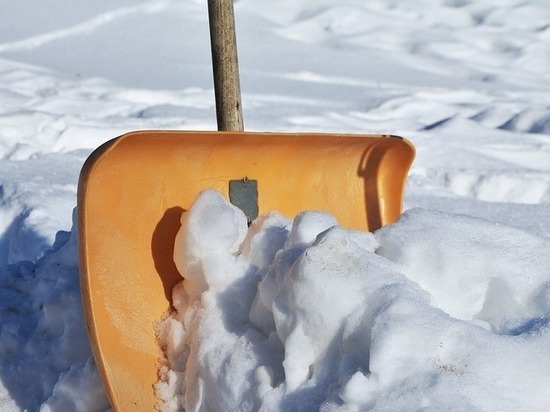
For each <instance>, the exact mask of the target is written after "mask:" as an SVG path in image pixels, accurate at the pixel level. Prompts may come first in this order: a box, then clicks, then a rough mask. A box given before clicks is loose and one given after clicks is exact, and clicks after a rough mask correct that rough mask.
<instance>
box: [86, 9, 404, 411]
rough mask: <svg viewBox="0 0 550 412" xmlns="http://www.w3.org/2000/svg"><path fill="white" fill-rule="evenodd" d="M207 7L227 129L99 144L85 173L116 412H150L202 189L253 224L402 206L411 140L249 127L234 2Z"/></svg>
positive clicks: (374, 225) (387, 215) (94, 277)
mask: <svg viewBox="0 0 550 412" xmlns="http://www.w3.org/2000/svg"><path fill="white" fill-rule="evenodd" d="M208 7H209V17H210V27H211V39H212V53H213V63H214V78H215V91H216V109H217V117H218V128H219V130H220V131H217V132H208V131H202V132H196V131H138V132H133V133H129V134H126V135H123V136H121V137H118V138H116V139H113V140H111V141H109V142H107V143H105V144H103V145H102V146H101V147H99V148H98V149H96V150H95V151H94V152H93V153H92V154H91V155H90V157H89V158H88V159H87V161H86V162H85V164H84V166H83V168H82V171H81V176H80V181H79V189H78V217H79V226H78V230H79V239H80V245H79V253H80V256H79V258H80V276H81V289H82V298H83V305H84V313H85V319H86V325H87V328H88V332H89V337H90V342H91V346H92V349H93V353H94V357H95V360H96V363H97V367H98V370H99V373H100V375H101V377H102V380H103V382H104V384H105V388H106V391H107V394H108V397H109V400H110V402H111V405H112V407H113V409H114V410H117V411H142V410H143V411H151V410H154V409H155V405H156V404H157V403H158V401H157V399H156V397H155V392H154V388H153V385H154V384H155V382H156V381H157V380H158V369H159V364H160V360H161V358H162V351H161V348H160V347H159V345H158V343H157V340H156V337H155V324H156V323H157V322H158V321H160V320H161V319H162V318H163V316H166V315H167V314H168V313H169V311H170V307H171V306H170V305H171V303H170V302H171V290H172V288H173V287H174V286H175V285H176V284H177V283H178V282H179V281H181V279H182V278H181V275H180V274H179V273H178V272H177V270H176V267H175V264H174V262H173V250H174V246H173V245H174V240H175V236H176V233H177V231H178V229H179V227H180V216H181V214H182V212H184V211H185V210H187V209H188V208H189V207H190V205H191V203H192V202H193V200H194V198H195V197H196V195H197V194H198V193H199V192H200V191H202V190H204V189H208V188H211V189H216V190H218V191H219V192H220V193H222V194H224V195H225V196H227V198H228V199H229V200H230V201H231V202H233V203H234V204H236V205H237V206H239V207H241V209H243V211H244V212H245V213H246V215H247V216H248V218H249V220H250V221H252V220H253V219H255V217H256V216H258V214H262V213H265V212H268V211H272V210H274V211H279V212H280V213H282V214H284V215H286V216H289V217H294V216H295V215H296V214H297V213H299V212H301V211H303V210H311V209H313V210H323V211H326V212H329V213H331V214H333V215H334V216H335V217H336V218H337V219H338V221H339V222H340V224H341V225H342V226H344V227H349V228H356V229H361V230H371V231H372V230H376V229H378V228H380V227H381V226H382V225H385V224H387V223H390V222H393V221H394V220H396V219H397V217H398V216H399V214H400V213H401V208H402V197H403V190H404V185H405V179H406V176H407V173H408V170H409V167H410V165H411V163H412V160H413V158H414V148H413V147H412V145H411V144H410V143H409V142H408V141H407V140H405V139H402V138H399V137H393V136H381V135H338V134H315V133H311V134H296V133H256V132H254V133H253V132H246V133H245V132H243V131H242V117H241V114H240V113H241V112H240V90H239V82H238V71H237V67H238V66H237V59H236V46H235V32H234V18H233V6H232V1H231V0H222V1H219V0H209V2H208ZM221 32H222V33H224V34H225V36H219V34H220V33H221ZM228 67H229V70H227V68H228Z"/></svg>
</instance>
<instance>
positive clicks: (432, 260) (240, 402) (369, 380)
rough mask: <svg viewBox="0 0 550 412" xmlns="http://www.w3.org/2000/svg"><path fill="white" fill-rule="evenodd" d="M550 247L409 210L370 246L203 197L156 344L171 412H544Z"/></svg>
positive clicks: (357, 236) (353, 236)
mask: <svg viewBox="0 0 550 412" xmlns="http://www.w3.org/2000/svg"><path fill="white" fill-rule="evenodd" d="M549 246H550V244H549V242H548V240H545V239H542V238H539V237H536V236H533V235H529V234H527V233H525V232H522V231H520V230H517V229H513V228H509V227H504V226H501V225H497V224H494V223H490V222H487V221H484V220H480V219H475V218H470V217H463V216H456V215H449V214H443V213H434V212H428V211H425V210H421V209H414V210H410V211H408V212H406V213H405V214H404V215H403V217H402V218H401V219H400V220H399V221H398V222H397V223H395V224H394V225H390V226H387V227H385V228H383V229H381V230H379V231H378V232H376V233H375V234H372V233H368V232H358V231H352V230H347V229H344V228H342V227H339V226H338V225H337V222H336V221H335V220H334V218H333V217H332V216H329V215H326V214H323V213H319V212H304V213H302V214H300V215H298V216H297V217H296V218H295V219H294V220H289V219H287V218H285V217H282V216H280V215H278V214H276V213H271V214H268V215H266V216H262V217H260V218H259V219H258V220H257V221H255V222H254V223H253V224H252V226H251V227H250V228H249V229H248V231H247V230H246V218H245V216H244V215H243V214H242V212H241V211H240V210H238V209H237V208H235V207H234V206H232V205H231V204H229V203H228V202H227V201H225V200H224V199H223V198H222V197H221V196H220V195H218V194H217V193H216V192H213V191H205V192H203V193H202V194H201V195H200V196H199V197H198V198H197V200H196V202H195V203H194V205H193V207H192V208H191V209H190V211H189V212H187V213H185V214H184V215H183V216H182V228H181V230H180V232H179V234H178V237H177V241H176V248H175V260H176V262H177V266H178V269H179V270H180V272H181V273H182V275H183V277H184V278H185V280H184V281H183V282H182V283H180V284H179V285H178V286H177V287H176V288H175V289H174V292H173V304H174V308H175V311H174V313H173V314H172V316H170V317H169V318H168V319H166V320H165V321H163V323H162V324H161V326H160V329H159V338H160V340H161V342H162V344H163V347H164V348H165V353H166V361H165V365H164V366H163V368H162V379H161V381H160V382H158V383H157V385H156V388H157V393H158V395H159V397H160V398H161V399H162V400H163V402H164V403H163V405H162V409H163V410H164V411H171V410H183V409H185V410H187V411H196V410H241V411H246V410H250V411H252V410H265V411H273V410H297V409H300V410H308V411H309V410H311V411H317V410H323V411H336V410H338V411H359V410H367V409H369V410H370V409H377V410H392V411H399V410H401V411H405V410H407V411H408V410H418V409H422V408H428V409H432V410H457V409H459V410H464V409H467V410H486V409H488V408H489V409H491V410H509V411H514V410H519V409H523V410H525V409H527V410H545V409H547V408H548V407H550V393H549V392H548V390H547V384H548V379H547V371H548V370H549V368H550V356H549V355H548V350H547V343H548V339H549V338H550V327H549V321H550V273H549V272H548V268H549V267H550V257H549V256H548V255H547V250H548V248H549Z"/></svg>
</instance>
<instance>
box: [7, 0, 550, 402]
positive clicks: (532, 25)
mask: <svg viewBox="0 0 550 412" xmlns="http://www.w3.org/2000/svg"><path fill="white" fill-rule="evenodd" d="M0 10H2V12H1V14H0V268H1V269H0V294H1V296H2V298H1V300H0V314H1V316H0V379H1V381H2V388H3V389H2V391H1V392H0V394H1V395H0V400H1V403H0V410H24V409H28V410H37V409H39V408H40V406H41V405H42V404H44V402H46V403H45V404H44V405H43V407H44V409H45V410H48V408H51V409H50V410H92V409H93V408H97V409H98V410H101V409H102V408H105V406H106V404H105V399H104V398H103V396H104V395H103V393H102V390H101V386H100V384H99V381H98V380H97V376H96V375H95V369H94V365H93V363H92V362H91V361H89V359H90V352H89V348H88V346H87V339H86V335H85V329H84V326H83V321H82V314H81V310H80V302H79V299H80V297H79V291H78V269H77V263H76V249H75V241H76V239H75V237H76V234H75V233H74V232H73V233H72V237H70V236H69V233H68V232H70V231H71V228H72V209H73V208H74V206H75V203H76V200H75V195H76V185H77V179H78V172H79V169H80V167H81V165H82V163H83V161H84V160H85V158H86V156H87V155H88V154H89V153H90V152H91V150H93V148H95V147H97V146H98V145H99V144H101V143H102V142H104V141H105V140H107V139H109V138H112V137H115V136H117V135H120V134H121V133H124V132H126V131H130V130H136V129H149V128H161V129H189V130H196V129H198V130H200V129H214V128H215V114H214V101H213V91H212V82H211V72H210V50H209V44H208V27H207V14H206V4H205V2H204V1H200V0H132V1H130V0H96V1H94V2H90V1H88V2H86V1H84V0H73V1H69V0H43V1H38V0H18V1H17V2H10V1H7V0H0ZM235 12H236V19H237V30H238V42H239V60H240V69H241V86H242V92H243V106H244V117H245V128H247V129H249V130H267V131H279V130H285V131H326V132H332V131H337V132H352V133H353V132H355V133H368V132H384V133H392V134H399V135H403V136H405V137H407V138H409V139H410V140H411V141H413V143H414V144H415V146H416V148H417V159H416V161H415V164H414V166H413V168H412V170H411V173H410V176H409V181H408V186H407V191H406V198H405V208H406V209H413V208H416V207H420V208H422V209H425V210H427V212H424V211H422V212H419V211H418V210H415V211H411V212H410V213H411V214H412V215H411V216H413V217H412V218H409V219H412V220H413V221H414V219H419V220H420V221H426V222H429V221H430V219H431V220H435V221H436V222H438V223H441V224H443V225H445V226H448V228H449V229H448V230H449V231H450V232H445V233H440V232H438V231H435V230H434V231H433V232H431V233H432V235H433V238H432V239H424V240H423V241H422V242H423V243H422V244H424V245H426V248H432V249H433V250H435V252H434V253H436V254H437V256H438V257H439V259H440V260H441V262H442V263H441V265H443V266H444V267H449V268H451V269H449V270H450V271H451V272H452V273H455V274H460V273H462V272H463V270H462V269H463V268H461V267H460V265H459V262H460V259H459V258H456V256H455V257H453V256H452V255H451V257H449V255H448V252H449V249H451V250H453V248H454V247H455V246H453V245H452V244H448V243H445V242H444V241H443V240H445V239H447V236H451V237H452V236H453V233H455V232H454V231H458V228H459V227H461V228H462V229H461V230H462V232H457V233H456V234H455V235H456V236H463V237H464V238H465V239H469V238H471V237H474V238H475V236H474V235H475V232H476V230H475V227H476V225H475V224H472V225H469V224H465V223H464V222H463V221H462V220H460V219H463V218H462V217H458V216H456V214H466V215H470V216H475V217H481V218H484V219H488V220H489V221H490V222H493V223H492V224H493V225H496V226H495V229H494V230H495V231H496V232H495V233H493V232H491V234H490V235H489V234H487V232H484V233H486V236H489V238H490V239H493V240H491V241H484V242H481V243H480V245H482V246H480V248H482V250H483V251H484V252H485V253H488V254H489V255H491V253H493V252H494V250H495V249H494V248H498V247H501V248H502V246H498V245H497V244H495V242H494V239H496V238H498V237H499V228H501V229H500V230H502V231H503V232H502V233H500V236H501V237H502V238H504V239H508V240H510V241H511V240H512V239H515V238H520V239H530V240H529V241H527V240H524V242H525V244H526V245H527V247H529V248H541V247H543V248H547V247H548V244H547V240H545V239H548V238H550V104H549V100H548V96H549V94H550V72H549V71H548V67H550V7H549V6H548V4H547V1H546V0H528V1H520V0H510V1H507V2H505V4H503V2H501V1H498V0H479V1H470V0H411V1H408V2H402V1H394V0H371V1H368V2H365V1H360V0H340V1H336V0H280V1H274V0H237V1H235ZM440 212H443V213H445V215H444V216H445V218H441V217H440V215H439V214H438V213H440ZM423 213H427V215H425V214H423ZM414 216H416V218H415V217H414ZM419 216H420V217H419ZM291 218H292V217H291ZM457 219H458V220H457ZM410 221H411V220H408V222H410ZM443 222H447V223H446V224H445V223H443ZM409 224H410V223H407V221H404V222H403V223H402V224H401V226H399V224H398V225H397V226H396V229H395V231H396V233H397V234H396V235H395V236H396V238H399V237H400V236H401V237H405V238H404V240H403V241H402V242H403V244H408V243H407V242H409V241H410V239H416V236H418V231H421V230H422V229H421V228H420V229H419V228H416V229H415V227H416V226H414V225H412V227H411V228H409V226H408V225H409ZM480 225H481V224H480ZM509 226H511V227H515V228H516V229H518V232H514V230H515V229H510V228H509ZM408 230H410V233H409V235H406V233H408V232H407V231H408ZM415 230H416V231H415ZM487 230H489V229H487ZM510 231H511V232H510ZM387 233H390V234H391V233H392V232H391V229H389V230H388V232H387ZM379 236H383V235H379ZM388 236H389V235H388ZM69 238H70V239H71V240H69ZM56 239H57V240H56ZM54 243H55V245H54ZM439 244H442V245H448V248H449V249H445V248H440V247H438V248H435V245H439ZM492 245H493V246H492ZM468 250H470V249H468ZM506 250H507V251H508V252H507V253H511V252H510V250H508V249H506ZM537 250H538V249H537ZM392 251H393V252H392ZM390 252H391V253H389V252H388V253H389V254H388V255H387V258H388V259H390V260H393V261H395V262H400V263H402V264H405V265H409V266H410V267H413V268H415V267H416V266H415V265H417V264H418V262H421V261H422V259H425V258H423V257H422V256H423V255H422V254H421V253H419V254H417V255H415V254H413V255H411V256H408V255H407V256H405V257H402V256H401V257H400V254H399V253H400V252H399V250H398V249H391V250H390ZM381 253H382V252H381ZM464 253H466V252H464ZM468 253H471V252H468ZM526 253H527V252H526ZM537 253H539V252H537ZM507 256H508V255H507ZM507 259H508V258H507ZM510 259H512V260H511V261H512V262H514V261H515V262H519V263H517V264H518V267H519V268H520V269H523V270H525V271H529V270H531V271H542V272H544V269H545V268H546V269H548V266H547V261H544V262H542V263H540V262H538V261H537V262H538V263H533V265H535V266H529V265H528V263H526V262H527V261H528V259H527V260H524V259H523V258H521V259H520V258H519V257H517V258H514V257H513V256H512V257H510ZM514 259H515V260H514ZM520 269H518V270H520ZM430 270H432V269H430ZM433 270H434V271H437V270H438V266H437V265H434V267H433ZM405 272H407V271H406V270H405ZM412 272H414V273H417V272H418V271H417V270H416V269H415V270H413V271H412ZM412 272H411V271H409V272H407V273H405V274H406V275H407V276H408V278H410V279H412V280H413V281H414V282H418V284H420V285H421V286H422V288H424V289H425V290H431V291H430V293H433V294H436V292H438V290H433V289H434V288H436V287H435V286H433V281H430V279H431V277H430V276H427V275H426V276H427V277H426V279H424V280H423V281H420V280H418V279H414V278H413V277H412V276H413V275H412V274H411V273H412ZM428 272H429V271H428ZM429 273H431V272H429ZM546 273H548V270H546ZM541 276H542V275H541ZM543 277H544V276H543ZM543 280H544V279H543ZM424 281H425V282H427V283H425V284H424V283H422V282H424ZM546 282H550V278H549V277H548V275H546ZM543 283H544V282H543ZM430 285H432V286H431V287H432V289H430ZM467 288H468V285H467V284H464V285H463V286H461V287H459V288H458V291H459V292H460V291H463V292H465V291H466V290H467ZM522 288H523V286H521V285H519V286H518V285H516V287H515V289H512V291H511V292H510V293H511V294H512V296H513V297H515V298H517V296H516V294H521V293H525V291H524V289H522ZM436 289H437V288H436ZM522 290H523V292H522ZM541 293H542V292H541ZM541 296H543V295H541ZM441 299H446V298H441ZM540 299H542V300H541V301H540V302H538V303H537V305H539V306H537V308H539V309H540V311H535V312H536V315H533V314H531V315H529V316H533V319H535V318H537V319H539V318H540V319H543V320H544V319H546V321H543V320H541V321H540V322H538V323H536V322H535V323H534V324H536V325H538V326H537V328H538V327H540V328H542V329H541V330H544V331H545V332H544V331H543V332H541V336H543V338H544V336H546V338H544V339H547V335H548V332H547V330H548V329H547V326H544V325H547V319H548V317H549V316H550V303H548V297H546V298H544V297H541V298H540ZM544 299H546V300H544ZM458 302H459V303H457V305H458V306H459V307H458V309H457V310H458V311H459V312H461V308H462V309H464V310H466V309H467V308H465V307H461V305H467V303H465V302H466V301H464V300H460V299H458ZM460 302H462V303H460ZM544 302H547V303H544ZM544 305H547V306H544ZM545 307H546V311H545V310H544V308H545ZM541 308H542V309H541ZM443 310H444V311H445V313H447V314H448V315H449V316H458V315H456V312H453V311H452V310H450V309H448V308H443ZM537 310H538V309H537ZM535 312H533V313H535ZM461 313H462V312H461ZM514 313H516V312H514ZM517 313H519V312H517ZM470 315H471V314H470ZM470 315H464V316H462V315H461V316H458V317H460V318H461V319H469V318H468V316H470ZM518 316H519V315H518ZM522 316H523V315H522ZM470 317H471V316H470ZM526 322H527V321H526ZM545 322H546V323H545ZM526 324H528V322H527V323H526ZM540 325H543V326H540ZM392 330H393V329H388V333H391V332H392ZM537 330H538V329H537ZM425 336H429V334H426V335H425ZM543 338H540V339H543ZM497 341H498V339H496V338H495V340H494V341H491V344H492V345H493V344H494V345H498V342H497ZM484 342H485V341H484ZM541 342H542V343H541ZM545 342H547V340H542V341H541V340H537V341H535V343H533V345H535V346H536V345H542V344H543V343H545ZM502 348H505V346H502ZM506 350H508V349H506ZM506 350H504V349H503V353H504V352H506ZM373 356H374V352H373ZM388 356H389V355H388ZM480 356H481V357H480V358H479V362H480V363H482V362H484V361H487V362H488V360H487V359H489V357H486V358H483V356H482V355H480ZM526 359H527V360H526V362H531V361H533V359H531V358H526ZM391 361H392V362H394V361H395V359H393V360H391ZM544 361H546V362H547V361H548V359H545V360H544ZM527 364H528V363H527ZM386 365H390V363H387V364H386ZM479 376H481V377H482V378H480V379H481V380H483V379H485V378H486V375H483V370H482V369H480V372H479ZM483 376H485V377H483ZM474 382H475V381H474ZM484 382H485V381H484ZM463 383H464V382H463ZM512 383H513V382H512ZM350 388H351V387H350ZM380 388H382V387H380ZM380 388H379V389H380ZM350 390H351V389H350ZM380 390H383V389H380ZM384 390H386V392H384V394H385V395H387V396H390V394H391V391H389V389H387V388H386V389H384ZM429 390H430V389H429V388H426V391H427V393H429ZM52 394H53V396H52ZM350 396H351V395H350ZM48 399H49V400H48ZM457 399H458V398H457ZM488 399H489V401H490V398H488ZM518 402H521V399H520V400H519V401H518ZM514 405H517V404H516V403H515V404H514ZM92 406H93V407H92ZM493 406H494V405H493ZM531 406H533V408H530V410H535V409H536V408H540V410H545V409H548V408H544V406H548V405H541V404H535V405H531ZM488 407H491V405H489V406H488ZM505 407H506V405H504V406H503V408H505Z"/></svg>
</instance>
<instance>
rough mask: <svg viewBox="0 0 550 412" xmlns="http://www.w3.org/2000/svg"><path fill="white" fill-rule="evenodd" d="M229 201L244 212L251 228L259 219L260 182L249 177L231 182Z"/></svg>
mask: <svg viewBox="0 0 550 412" xmlns="http://www.w3.org/2000/svg"><path fill="white" fill-rule="evenodd" d="M229 201H230V202H231V203H232V204H233V205H235V206H237V207H238V208H239V209H241V210H242V211H243V212H244V214H245V215H246V219H247V220H248V225H249V226H250V224H251V223H252V222H253V221H254V219H256V218H257V217H258V182H257V181H256V180H251V179H249V178H248V177H245V178H243V179H240V180H230V181H229Z"/></svg>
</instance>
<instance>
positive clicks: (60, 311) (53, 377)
mask: <svg viewBox="0 0 550 412" xmlns="http://www.w3.org/2000/svg"><path fill="white" fill-rule="evenodd" d="M77 238H78V235H77V232H76V231H75V230H73V231H72V232H70V233H69V232H58V234H57V236H56V242H55V244H54V245H53V248H52V249H50V250H49V251H48V252H47V253H46V254H45V256H44V257H42V258H41V259H39V260H38V261H37V262H35V263H32V262H30V261H21V262H18V263H15V264H12V265H8V266H5V267H3V268H2V269H0V311H1V313H2V329H1V332H0V378H1V379H2V383H3V388H2V389H3V391H5V392H7V393H3V394H2V395H3V396H2V398H3V400H2V402H1V403H0V409H1V410H2V411H19V410H38V409H40V410H41V411H44V412H49V411H69V410H70V411H103V410H106V409H108V407H109V403H108V401H107V398H106V396H105V391H104V389H103V384H102V383H101V380H100V379H99V376H98V373H97V371H96V367H95V364H94V362H93V359H92V357H91V349H90V344H89V341H88V336H87V332H86V327H85V325H84V319H83V314H82V303H81V299H80V288H79V282H78V248H77Z"/></svg>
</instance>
